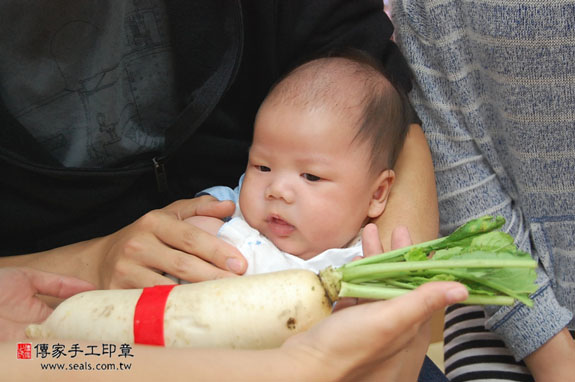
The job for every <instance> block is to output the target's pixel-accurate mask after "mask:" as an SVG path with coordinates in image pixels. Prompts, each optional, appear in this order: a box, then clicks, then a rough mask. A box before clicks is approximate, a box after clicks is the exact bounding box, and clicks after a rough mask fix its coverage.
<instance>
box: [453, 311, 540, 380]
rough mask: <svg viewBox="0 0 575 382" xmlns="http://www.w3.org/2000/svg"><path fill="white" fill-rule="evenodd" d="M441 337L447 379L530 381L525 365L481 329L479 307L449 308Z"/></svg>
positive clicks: (482, 323)
mask: <svg viewBox="0 0 575 382" xmlns="http://www.w3.org/2000/svg"><path fill="white" fill-rule="evenodd" d="M443 340H444V351H445V354H444V357H445V374H446V375H447V377H448V378H449V380H450V381H451V382H461V381H473V380H479V381H525V382H531V381H533V378H532V377H531V375H530V373H529V370H528V369H527V367H526V366H525V364H524V363H523V362H521V361H519V362H517V361H515V359H514V358H513V356H512V355H511V353H510V352H509V350H508V349H507V348H506V347H505V344H504V343H503V341H501V339H500V338H499V336H497V335H496V334H494V333H491V332H489V331H487V330H486V329H485V313H484V312H483V309H482V308H481V307H478V306H464V305H456V306H451V307H449V308H448V309H447V311H446V313H445V331H444V339H443Z"/></svg>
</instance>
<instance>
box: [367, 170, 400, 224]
mask: <svg viewBox="0 0 575 382" xmlns="http://www.w3.org/2000/svg"><path fill="white" fill-rule="evenodd" d="M394 180H395V173H394V172H393V170H384V171H382V172H381V174H379V176H378V177H377V179H376V180H375V181H374V183H373V193H372V195H371V200H370V202H369V209H368V211H367V216H368V217H369V218H371V219H375V218H377V217H379V216H380V215H381V214H382V213H383V211H384V210H385V205H386V204H387V198H388V197H389V192H390V190H391V185H392V184H393V181H394Z"/></svg>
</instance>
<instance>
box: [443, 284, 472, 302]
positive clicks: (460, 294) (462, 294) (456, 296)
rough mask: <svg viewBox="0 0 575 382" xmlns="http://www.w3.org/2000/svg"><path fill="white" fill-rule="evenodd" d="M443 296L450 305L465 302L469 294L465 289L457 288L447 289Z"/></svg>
mask: <svg viewBox="0 0 575 382" xmlns="http://www.w3.org/2000/svg"><path fill="white" fill-rule="evenodd" d="M445 296H446V297H447V301H448V302H449V303H450V304H453V303H456V302H461V301H463V300H465V299H466V298H467V297H468V296H469V293H468V292H467V289H465V288H460V287H457V288H451V289H448V290H447V291H446V292H445Z"/></svg>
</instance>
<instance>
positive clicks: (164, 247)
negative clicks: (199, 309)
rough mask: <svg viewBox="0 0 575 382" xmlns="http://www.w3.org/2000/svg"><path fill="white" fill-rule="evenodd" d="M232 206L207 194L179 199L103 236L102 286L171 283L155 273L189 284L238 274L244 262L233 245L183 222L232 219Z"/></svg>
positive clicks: (130, 286) (118, 286)
mask: <svg viewBox="0 0 575 382" xmlns="http://www.w3.org/2000/svg"><path fill="white" fill-rule="evenodd" d="M234 208H235V205H234V203H232V202H230V201H224V202H219V201H217V200H215V198H213V197H211V196H202V197H199V198H195V199H191V200H179V201H177V202H174V203H172V204H170V205H169V206H167V207H165V208H163V209H159V210H154V211H151V212H149V213H147V214H146V215H144V216H142V217H141V218H140V219H138V220H137V221H136V222H134V223H133V224H131V225H129V226H127V227H125V228H124V229H122V230H120V231H118V232H116V233H114V234H112V235H110V236H108V237H106V238H104V242H105V244H104V248H105V249H104V256H103V257H102V260H101V263H100V267H99V269H100V280H99V281H100V285H101V286H103V287H105V288H141V287H146V286H150V285H157V284H168V283H172V281H170V280H169V279H167V278H166V277H164V276H162V275H161V274H160V273H158V272H156V271H155V270H159V271H162V272H166V273H168V274H170V275H173V276H175V277H178V278H180V279H184V280H188V281H190V282H198V281H205V280H212V279H216V278H221V277H229V276H233V275H236V274H242V273H243V272H244V271H245V269H246V267H247V264H246V261H245V259H244V257H243V256H242V255H241V253H240V252H239V251H238V250H237V249H236V248H235V247H234V246H232V245H230V244H228V243H225V242H224V241H222V240H220V239H218V238H216V237H215V236H213V235H210V234H208V233H206V232H205V231H203V230H202V229H199V228H197V227H195V226H193V225H191V224H187V223H185V222H184V221H183V220H184V219H186V218H189V217H191V216H197V215H201V216H211V217H215V218H224V217H227V216H230V215H231V214H232V213H233V211H234Z"/></svg>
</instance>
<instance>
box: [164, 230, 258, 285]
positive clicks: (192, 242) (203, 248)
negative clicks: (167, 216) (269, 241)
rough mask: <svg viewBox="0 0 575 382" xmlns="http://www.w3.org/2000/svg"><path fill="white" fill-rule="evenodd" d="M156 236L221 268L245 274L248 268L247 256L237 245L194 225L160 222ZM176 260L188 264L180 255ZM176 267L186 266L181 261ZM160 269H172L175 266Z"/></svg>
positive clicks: (171, 245)
mask: <svg viewBox="0 0 575 382" xmlns="http://www.w3.org/2000/svg"><path fill="white" fill-rule="evenodd" d="M156 236H157V237H158V239H160V240H161V241H162V242H163V243H165V244H167V245H169V246H170V247H172V248H175V249H177V250H180V251H182V252H186V253H188V254H192V255H195V256H197V257H199V258H201V259H203V260H204V261H206V262H209V263H211V264H213V265H215V266H217V267H218V268H220V269H223V270H227V271H230V272H233V273H236V274H243V273H244V272H245V270H246V268H247V262H246V260H245V258H244V257H243V256H242V254H241V253H240V251H239V250H238V249H237V248H236V247H234V246H233V245H231V244H229V243H226V242H225V241H223V240H221V239H219V238H217V237H216V236H214V235H211V234H209V233H207V232H206V231H204V230H202V229H200V228H198V227H196V226H194V225H191V224H187V223H185V222H180V221H172V222H170V224H164V225H161V224H160V225H157V229H156ZM176 261H179V262H184V265H187V264H186V263H187V262H186V260H184V259H183V258H181V257H178V259H177V260H176ZM190 261H193V259H190ZM175 267H176V268H177V269H183V268H184V267H183V266H181V265H180V264H179V263H176V264H175ZM160 269H162V270H165V271H171V270H173V267H171V269H165V268H160Z"/></svg>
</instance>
